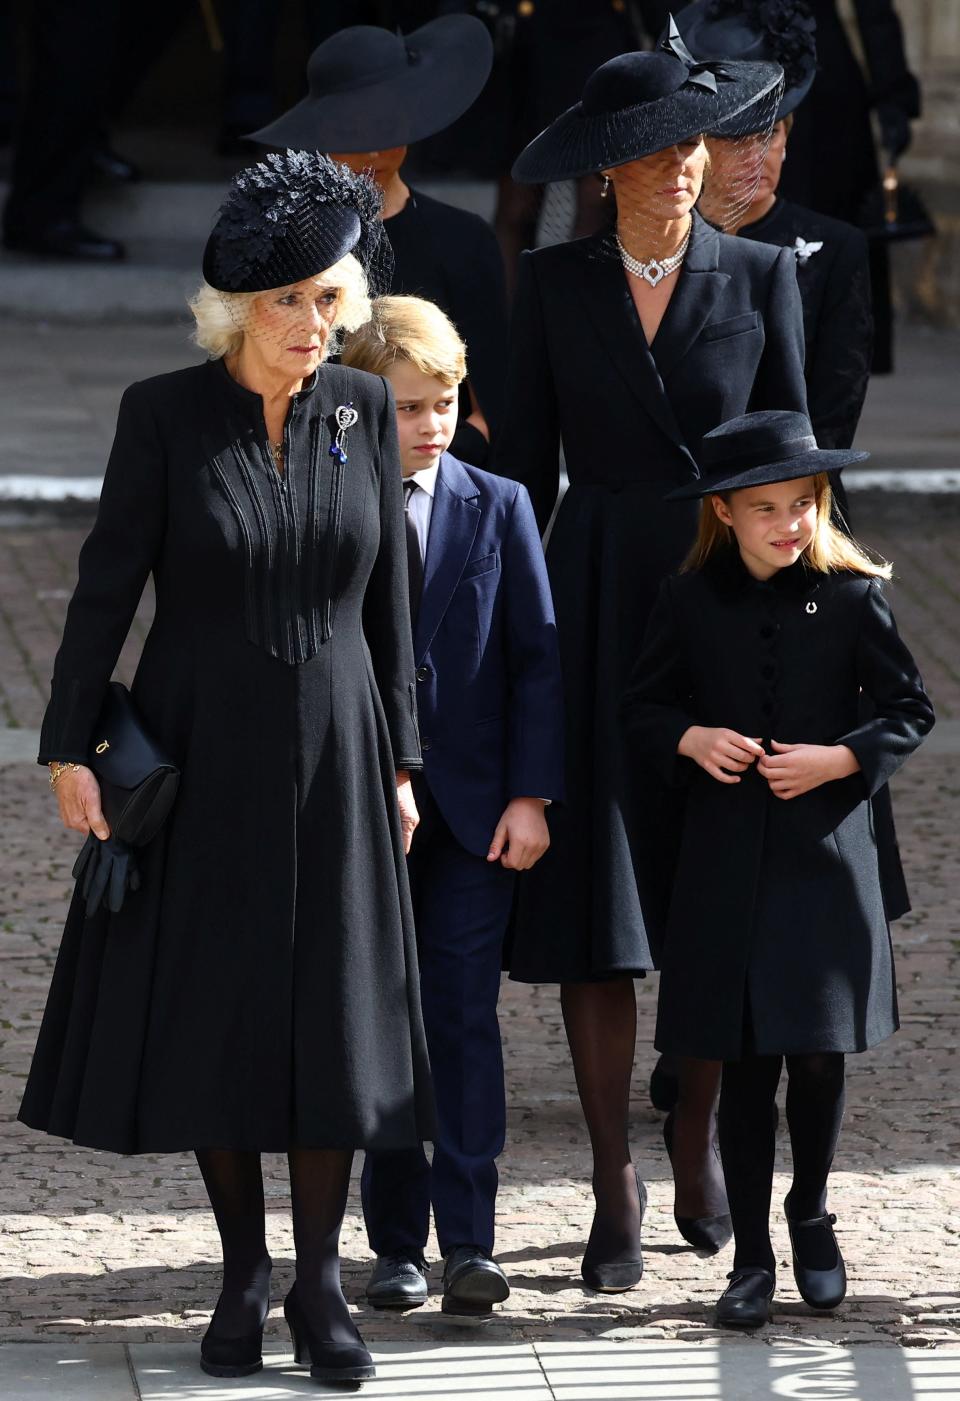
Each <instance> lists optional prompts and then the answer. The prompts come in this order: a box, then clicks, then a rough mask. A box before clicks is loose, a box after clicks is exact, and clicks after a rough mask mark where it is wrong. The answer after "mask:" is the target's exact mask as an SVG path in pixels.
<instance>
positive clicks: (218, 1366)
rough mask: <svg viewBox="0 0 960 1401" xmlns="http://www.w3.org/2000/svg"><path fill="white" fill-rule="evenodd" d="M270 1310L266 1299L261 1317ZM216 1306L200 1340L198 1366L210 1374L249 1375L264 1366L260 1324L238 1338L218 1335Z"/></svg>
mask: <svg viewBox="0 0 960 1401" xmlns="http://www.w3.org/2000/svg"><path fill="white" fill-rule="evenodd" d="M269 1312H270V1301H269V1299H268V1300H267V1302H266V1307H265V1309H264V1318H266V1316H267V1314H268V1313H269ZM216 1326H217V1310H216V1309H214V1311H213V1317H212V1318H211V1320H210V1327H209V1328H208V1329H207V1331H206V1333H204V1335H203V1341H202V1342H201V1344H200V1367H201V1369H202V1370H203V1371H204V1372H206V1373H207V1374H208V1376H211V1377H252V1376H253V1374H254V1372H259V1371H260V1370H261V1369H262V1367H263V1355H262V1354H263V1324H261V1325H260V1327H259V1328H257V1329H256V1330H255V1331H254V1332H252V1333H245V1334H244V1335H243V1337H240V1338H226V1337H223V1338H220V1337H217V1334H216V1332H215V1329H216Z"/></svg>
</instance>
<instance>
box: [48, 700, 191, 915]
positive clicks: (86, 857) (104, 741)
mask: <svg viewBox="0 0 960 1401" xmlns="http://www.w3.org/2000/svg"><path fill="white" fill-rule="evenodd" d="M88 764H89V767H90V768H91V769H92V770H93V772H94V774H95V775H96V777H97V782H98V783H99V785H100V803H101V806H102V808H103V815H104V817H105V818H106V820H107V825H108V826H109V828H110V836H109V837H108V838H107V839H106V841H100V840H99V839H98V838H97V837H95V836H94V835H93V833H92V832H91V833H90V835H89V837H88V838H87V840H86V843H85V845H84V847H83V849H82V850H81V852H80V855H79V856H78V857H77V861H76V865H75V866H74V868H73V874H74V876H75V877H76V879H77V880H78V881H79V880H82V881H83V887H82V888H83V897H84V900H85V901H86V905H87V914H88V915H92V914H95V913H96V911H97V910H98V909H99V908H100V906H101V904H106V906H107V908H108V909H109V910H111V911H113V913H114V914H116V912H117V911H118V910H119V909H120V908H121V906H122V905H123V901H124V897H125V895H126V893H127V891H128V890H138V889H139V888H140V874H139V871H138V869H137V863H136V859H135V856H134V848H136V847H143V846H146V845H147V843H148V842H150V841H152V840H153V838H154V837H155V836H156V835H157V833H158V832H159V830H160V828H161V827H162V826H163V824H164V822H165V821H166V819H167V817H168V816H169V814H170V809H171V808H172V807H173V800H174V798H175V797H176V796H177V787H178V785H179V783H180V770H179V769H178V768H177V766H176V765H175V764H172V763H171V762H170V760H169V759H168V758H167V757H166V755H165V754H164V753H163V752H162V750H161V749H160V748H159V746H158V745H157V744H156V742H155V741H154V740H153V739H152V738H151V736H150V735H149V734H148V733H147V731H146V730H145V729H144V725H143V721H142V720H141V718H140V716H139V715H138V714H137V709H136V707H135V705H134V704H133V701H132V699H131V697H130V692H129V691H128V690H127V688H126V686H121V684H120V683H119V681H111V683H110V685H109V687H108V688H107V698H106V700H105V701H104V704H103V709H102V710H101V712H100V715H99V718H98V720H97V727H96V730H95V731H94V739H93V744H92V747H91V754H90V758H89V760H88Z"/></svg>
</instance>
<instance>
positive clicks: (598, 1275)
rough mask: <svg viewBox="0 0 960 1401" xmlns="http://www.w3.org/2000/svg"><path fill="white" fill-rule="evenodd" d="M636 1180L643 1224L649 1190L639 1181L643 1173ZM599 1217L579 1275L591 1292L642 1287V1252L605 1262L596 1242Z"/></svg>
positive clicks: (620, 1292)
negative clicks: (638, 1285)
mask: <svg viewBox="0 0 960 1401" xmlns="http://www.w3.org/2000/svg"><path fill="white" fill-rule="evenodd" d="M636 1177H637V1193H638V1195H639V1197H640V1224H641V1225H643V1218H644V1216H645V1215H646V1211H647V1189H646V1187H645V1186H644V1184H643V1183H642V1182H641V1181H640V1174H639V1173H637V1174H636ZM596 1230H597V1218H596V1215H594V1218H593V1226H592V1227H591V1228H590V1239H589V1240H588V1241H587V1248H586V1250H585V1251H584V1253H583V1260H582V1262H581V1265H580V1275H581V1277H582V1279H583V1282H584V1284H585V1285H586V1286H587V1288H588V1289H595V1290H596V1291H597V1293H598V1294H625V1293H626V1291H627V1290H628V1289H632V1288H633V1287H634V1285H636V1284H639V1283H640V1281H641V1279H642V1278H643V1252H642V1251H641V1250H638V1253H637V1255H636V1257H633V1258H628V1259H623V1258H622V1257H621V1256H619V1255H617V1256H613V1257H612V1258H608V1259H604V1258H603V1255H604V1253H605V1251H604V1248H603V1247H602V1246H600V1245H598V1244H597V1241H596Z"/></svg>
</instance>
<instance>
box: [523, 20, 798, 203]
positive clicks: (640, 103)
mask: <svg viewBox="0 0 960 1401" xmlns="http://www.w3.org/2000/svg"><path fill="white" fill-rule="evenodd" d="M782 82H783V70H782V69H781V68H780V66H779V64H777V63H737V62H729V63H728V62H727V61H726V60H724V62H723V63H719V62H718V63H714V62H707V63H698V62H697V61H696V60H695V59H694V58H693V56H692V55H691V54H690V52H689V50H688V49H687V48H686V46H685V45H684V43H683V41H682V40H681V38H680V36H679V33H678V32H677V29H676V26H675V25H674V23H673V20H672V19H671V20H670V23H669V26H668V31H667V37H666V39H665V40H664V42H663V43H662V44H661V45H660V47H659V48H658V49H656V50H654V51H653V52H652V53H647V52H640V51H637V52H634V53H626V54H621V55H620V56H619V57H618V58H611V59H610V60H609V62H607V63H604V64H603V65H602V66H601V67H600V68H598V69H597V70H596V72H595V73H593V74H591V76H590V77H589V78H588V79H587V83H586V86H585V87H584V90H583V96H582V98H581V99H580V101H579V102H577V103H575V105H574V106H573V107H570V108H568V109H567V111H566V112H564V113H563V114H562V116H559V117H557V119H556V121H554V122H552V123H551V124H550V126H548V127H547V129H546V130H545V131H542V132H541V133H540V135H539V136H536V137H534V139H533V140H532V141H531V142H530V144H529V146H526V147H525V148H524V149H523V150H522V151H521V152H520V155H519V156H518V157H517V159H516V162H515V164H514V167H513V171H512V174H513V178H514V180H519V181H520V183H521V184H528V185H544V184H547V183H548V182H549V181H553V180H573V179H576V178H577V177H578V176H581V175H592V174H597V173H598V172H599V171H601V170H609V169H611V168H612V167H614V166H618V165H626V164H627V162H628V161H636V160H641V159H642V158H643V157H644V156H652V155H653V153H654V152H655V151H662V150H663V149H664V148H665V147H667V146H673V145H675V144H676V143H677V142H678V141H689V140H691V139H692V138H693V137H695V136H699V135H700V133H701V132H705V131H713V130H715V128H716V127H717V126H718V125H719V124H720V123H721V122H724V121H730V120H731V119H733V118H736V117H738V116H740V115H741V114H743V113H744V112H745V111H747V110H748V109H749V108H751V107H752V106H753V104H754V103H757V102H758V101H759V99H761V98H766V97H768V96H770V97H771V98H772V96H773V95H774V94H775V93H776V91H777V89H778V87H779V85H780V84H781V83H782Z"/></svg>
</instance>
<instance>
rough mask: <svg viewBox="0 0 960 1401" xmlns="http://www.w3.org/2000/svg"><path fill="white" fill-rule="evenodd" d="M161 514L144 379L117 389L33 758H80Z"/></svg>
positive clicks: (158, 452)
mask: <svg viewBox="0 0 960 1401" xmlns="http://www.w3.org/2000/svg"><path fill="white" fill-rule="evenodd" d="M166 515H167V482H166V465H165V460H164V453H163V448H162V445H161V440H160V435H159V432H158V430H157V425H156V423H155V421H154V417H153V414H152V412H151V408H150V404H149V402H148V399H147V394H146V391H145V389H144V386H143V385H140V384H133V385H131V386H130V388H129V389H127V390H126V391H125V392H124V395H123V398H122V399H121V401H120V410H119V414H118V416H117V431H116V436H115V438H114V441H113V448H112V450H111V452H110V458H109V461H108V463H107V470H106V474H105V476H104V480H103V489H102V491H101V494H100V505H99V508H98V510H97V519H96V522H95V524H94V527H93V529H92V531H91V532H90V534H89V536H88V537H87V539H86V541H85V543H84V546H83V548H82V550H81V551H80V566H79V580H78V582H77V587H76V589H75V590H74V593H73V597H72V598H71V600H70V606H69V608H68V609H67V621H66V625H65V627H64V631H63V641H62V642H61V644H60V650H59V651H58V653H57V657H56V661H55V662H54V667H53V682H52V687H51V696H50V704H49V705H48V706H47V711H46V714H45V715H44V717H43V726H42V729H41V732H40V754H39V758H38V762H39V763H41V764H46V763H49V762H50V761H51V760H53V759H61V760H72V761H73V762H74V763H83V764H85V763H86V762H87V758H88V755H89V747H90V737H91V734H92V732H93V727H94V725H95V724H96V722H97V716H98V715H99V713H100V707H101V705H102V704H103V698H104V695H105V694H106V689H107V684H108V682H109V680H110V677H111V676H112V674H113V669H114V667H115V666H116V664H117V658H118V657H119V656H120V651H121V648H122V647H123V644H124V642H125V640H126V636H127V633H128V632H129V630H130V624H131V622H132V621H133V616H134V614H135V613H136V611H137V605H138V604H139V602H140V598H141V596H142V594H143V589H144V585H145V584H146V582H147V578H148V577H149V575H150V572H151V570H152V569H153V568H154V566H155V564H156V563H157V560H158V557H159V554H160V549H161V545H162V542H163V536H164V531H165V529H166Z"/></svg>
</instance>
